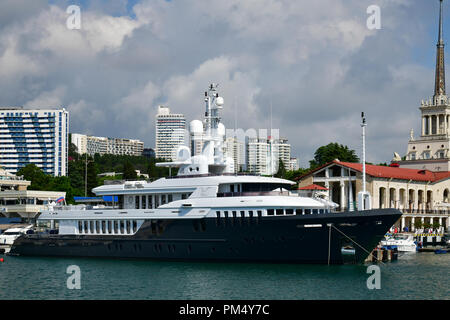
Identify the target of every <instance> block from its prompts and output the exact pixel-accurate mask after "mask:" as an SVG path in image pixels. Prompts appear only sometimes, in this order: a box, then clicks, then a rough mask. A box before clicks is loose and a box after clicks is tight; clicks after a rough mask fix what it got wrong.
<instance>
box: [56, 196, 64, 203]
mask: <svg viewBox="0 0 450 320" xmlns="http://www.w3.org/2000/svg"><path fill="white" fill-rule="evenodd" d="M63 201H64V197H60V198H58V199H56V203H60V202H63Z"/></svg>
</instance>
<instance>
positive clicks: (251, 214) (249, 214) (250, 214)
mask: <svg viewBox="0 0 450 320" xmlns="http://www.w3.org/2000/svg"><path fill="white" fill-rule="evenodd" d="M248 216H249V217H250V218H253V211H251V210H250V211H249V212H248Z"/></svg>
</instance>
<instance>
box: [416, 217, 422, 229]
mask: <svg viewBox="0 0 450 320" xmlns="http://www.w3.org/2000/svg"><path fill="white" fill-rule="evenodd" d="M422 227H423V224H422V221H421V220H417V219H416V220H415V221H414V228H416V229H422Z"/></svg>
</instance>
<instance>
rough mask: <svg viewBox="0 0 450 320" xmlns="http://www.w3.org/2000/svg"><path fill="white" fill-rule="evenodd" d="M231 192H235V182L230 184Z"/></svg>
mask: <svg viewBox="0 0 450 320" xmlns="http://www.w3.org/2000/svg"><path fill="white" fill-rule="evenodd" d="M230 192H234V184H232V185H230Z"/></svg>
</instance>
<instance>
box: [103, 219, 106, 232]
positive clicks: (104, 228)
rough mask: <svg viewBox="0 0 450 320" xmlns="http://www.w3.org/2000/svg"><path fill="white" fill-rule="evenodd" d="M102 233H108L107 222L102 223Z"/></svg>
mask: <svg viewBox="0 0 450 320" xmlns="http://www.w3.org/2000/svg"><path fill="white" fill-rule="evenodd" d="M102 233H103V234H105V233H106V221H102Z"/></svg>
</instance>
